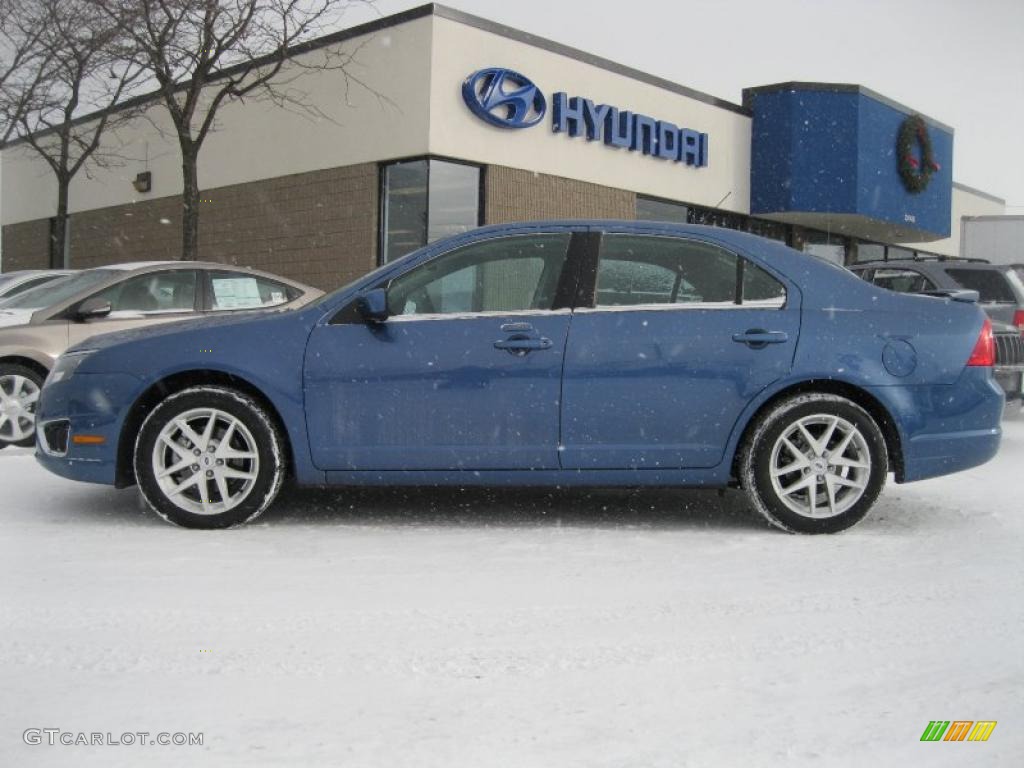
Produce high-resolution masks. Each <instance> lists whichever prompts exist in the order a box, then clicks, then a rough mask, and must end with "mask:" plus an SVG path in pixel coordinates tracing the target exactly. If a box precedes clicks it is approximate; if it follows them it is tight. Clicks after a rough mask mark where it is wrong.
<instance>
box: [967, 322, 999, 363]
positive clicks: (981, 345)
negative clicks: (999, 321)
mask: <svg viewBox="0 0 1024 768" xmlns="http://www.w3.org/2000/svg"><path fill="white" fill-rule="evenodd" d="M967 364H968V365H978V366H982V365H984V366H992V365H995V364H996V337H995V336H994V335H993V334H992V321H991V320H989V319H988V318H987V317H986V318H985V324H984V325H983V326H981V334H980V335H979V336H978V341H977V342H976V343H975V345H974V351H973V352H971V357H970V359H969V360H968V361H967Z"/></svg>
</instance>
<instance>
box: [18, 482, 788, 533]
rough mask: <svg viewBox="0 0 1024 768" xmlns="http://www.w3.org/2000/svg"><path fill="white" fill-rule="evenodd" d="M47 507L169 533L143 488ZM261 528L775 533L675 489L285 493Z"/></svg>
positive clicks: (95, 493) (709, 496) (720, 500)
mask: <svg viewBox="0 0 1024 768" xmlns="http://www.w3.org/2000/svg"><path fill="white" fill-rule="evenodd" d="M69 501H70V502H71V503H68V502H69ZM46 507H47V509H46V511H45V512H43V513H42V514H45V515H46V516H47V517H50V518H51V519H52V520H53V522H58V523H60V522H68V518H73V519H74V521H75V522H76V523H84V524H89V523H93V524H97V525H103V524H112V523H113V524H118V525H123V524H129V525H166V523H164V522H163V521H162V520H160V519H159V518H158V517H157V515H156V514H155V513H154V512H153V511H152V510H150V509H149V507H148V506H147V505H146V503H145V501H144V500H143V499H142V495H141V494H140V493H139V492H138V489H136V488H130V489H125V490H121V491H115V490H114V489H112V488H104V487H100V486H81V488H80V489H79V490H78V491H77V492H76V493H75V494H74V499H73V501H71V500H70V499H62V500H61V502H59V503H57V504H54V505H52V506H51V505H46ZM37 515H38V513H37ZM257 523H258V524H260V525H261V526H268V527H278V526H293V525H313V526H325V527H327V526H332V525H387V526H410V527H415V526H451V527H466V528H472V527H495V526H505V527H516V526H520V527H526V526H553V527H557V526H580V527H595V528H615V527H637V526H640V527H649V528H664V529H702V528H706V529H730V530H748V531H770V530H772V529H771V526H769V525H768V523H767V522H765V521H764V520H763V519H762V518H761V517H760V516H759V515H758V514H757V513H756V512H754V511H753V509H751V507H750V506H749V504H748V502H747V500H746V497H745V496H744V495H743V494H742V493H740V492H737V491H725V492H724V493H720V492H718V491H714V490H674V489H642V490H623V489H609V490H603V489H599V490H594V489H530V488H527V489H523V488H518V489H508V488H500V489H492V488H438V487H416V488H330V489H309V488H295V487H286V488H284V489H283V490H282V492H281V495H280V496H279V497H278V498H277V500H276V501H275V503H274V505H273V506H272V507H271V508H270V509H269V510H268V511H267V512H265V513H264V514H263V515H262V516H260V517H259V518H258V519H257V521H255V522H254V523H252V524H250V526H251V525H254V524H257Z"/></svg>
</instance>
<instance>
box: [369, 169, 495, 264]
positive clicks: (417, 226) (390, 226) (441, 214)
mask: <svg viewBox="0 0 1024 768" xmlns="http://www.w3.org/2000/svg"><path fill="white" fill-rule="evenodd" d="M381 181H382V189H381V255H382V259H381V261H382V263H385V264H386V263H387V262H389V261H393V260H394V259H397V258H399V257H400V256H404V255H405V254H407V253H411V252H412V251H415V250H416V249H417V248H421V247H423V246H424V245H426V244H427V243H432V242H434V241H435V240H440V239H441V238H443V237H449V236H450V235H456V234H458V233H460V232H465V231H467V230H469V229H473V228H474V227H476V226H479V224H480V168H479V167H477V166H475V165H465V164H463V163H451V162H446V161H444V160H434V159H422V160H409V161H406V162H401V163H392V164H390V165H386V166H384V169H383V173H382V179H381Z"/></svg>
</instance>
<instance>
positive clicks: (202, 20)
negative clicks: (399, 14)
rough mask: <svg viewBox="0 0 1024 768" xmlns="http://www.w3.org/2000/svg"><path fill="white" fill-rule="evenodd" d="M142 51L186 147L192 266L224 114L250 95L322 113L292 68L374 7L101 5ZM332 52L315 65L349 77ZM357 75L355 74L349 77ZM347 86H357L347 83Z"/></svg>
mask: <svg viewBox="0 0 1024 768" xmlns="http://www.w3.org/2000/svg"><path fill="white" fill-rule="evenodd" d="M94 2H96V3H97V5H98V6H99V7H101V8H103V9H104V10H105V11H106V13H107V14H108V15H109V17H110V19H111V22H112V23H113V24H114V25H116V26H117V27H118V28H119V29H120V30H121V31H122V33H123V34H125V35H126V36H130V37H131V38H132V40H133V42H134V44H135V46H136V48H137V49H138V50H139V51H140V53H141V56H142V58H143V60H144V62H145V65H146V67H147V68H148V70H149V73H150V74H151V75H152V77H153V79H155V80H156V83H157V85H158V87H159V94H160V97H161V98H162V100H163V103H164V105H165V106H166V107H167V110H168V112H169V113H170V118H171V122H172V124H173V126H174V130H175V132H176V133H177V138H178V144H179V146H180V148H181V173H182V182H183V192H182V251H181V256H182V258H183V259H196V258H198V254H199V155H200V151H201V150H202V147H203V142H204V141H205V140H206V138H207V137H208V136H209V134H210V132H211V131H212V130H214V128H215V125H216V119H217V113H218V110H219V109H220V108H221V107H222V106H223V105H224V104H225V103H229V102H232V101H239V100H242V99H244V98H245V97H247V96H250V95H252V96H253V97H264V98H268V99H270V100H272V101H273V102H274V103H276V104H278V105H280V106H295V107H299V108H302V109H304V110H305V111H307V112H310V111H311V112H315V111H316V109H315V105H311V104H309V103H307V101H306V99H305V97H304V95H303V94H302V93H301V91H299V90H297V89H295V88H292V87H291V82H292V81H293V80H294V77H291V76H287V75H283V73H282V69H283V68H284V66H285V64H286V62H288V61H289V59H290V58H291V57H292V56H293V54H294V53H295V49H296V48H297V47H299V46H301V44H302V43H303V42H306V41H308V40H309V39H311V38H313V37H316V36H318V35H320V34H322V33H324V32H325V31H326V30H327V29H328V28H330V27H331V26H332V25H333V24H334V23H335V22H336V21H337V19H338V18H339V17H340V16H341V15H342V14H343V13H344V11H345V10H346V9H348V8H350V7H352V6H354V5H370V4H372V2H373V0H94ZM350 60H351V57H350V56H345V55H342V54H340V53H338V52H336V51H335V52H331V51H324V52H323V56H322V58H320V59H319V60H318V63H317V64H315V65H304V64H302V63H301V62H296V61H294V60H293V64H292V66H293V67H295V68H299V69H302V68H305V67H308V68H313V69H328V68H331V69H339V70H341V71H343V72H345V71H346V66H347V65H348V64H349V63H350ZM348 77H349V74H348V73H347V72H346V78H348ZM346 82H347V80H346Z"/></svg>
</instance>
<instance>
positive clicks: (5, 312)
mask: <svg viewBox="0 0 1024 768" xmlns="http://www.w3.org/2000/svg"><path fill="white" fill-rule="evenodd" d="M322 295H323V291H320V290H317V289H316V288H312V287H310V286H308V285H303V284H302V283H297V282H295V281H293V280H288V279H285V278H283V277H278V276H277V275H271V274H268V273H266V272H259V271H257V270H253V269H246V268H243V267H232V266H227V265H224V264H213V263H209V262H198V261H192V262H182V261H169V262H145V263H139V262H136V263H132V264H116V265H112V266H109V267H101V268H97V269H86V270H83V271H81V272H78V273H75V274H73V275H70V276H68V277H66V278H62V279H60V280H57V281H54V282H53V283H50V284H47V285H43V286H40V287H38V288H33V289H31V290H28V291H25V292H24V293H22V294H20V295H18V296H15V297H13V298H12V299H9V300H7V301H5V302H4V303H3V304H2V305H0V448H4V447H6V446H8V445H21V446H27V445H32V444H33V443H34V441H35V407H36V401H37V400H38V398H39V390H40V389H41V387H42V385H43V380H44V379H45V378H46V376H47V374H48V373H49V371H50V369H51V368H52V367H53V363H54V361H55V360H56V359H57V357H58V356H59V355H60V354H61V353H62V352H63V351H64V350H65V349H67V348H68V347H69V346H71V345H72V344H76V343H78V342H80V341H82V340H83V339H87V338H89V337H90V336H95V335H97V334H100V333H110V332H112V331H121V330H124V329H127V328H139V327H142V326H146V325H150V324H152V323H167V322H171V321H173V320H186V319H189V318H195V317H206V316H210V315H212V314H223V313H227V312H239V311H246V310H248V311H252V310H281V309H291V308H294V307H299V306H302V305H304V304H306V303H308V302H310V301H312V300H313V299H315V298H317V297H319V296H322Z"/></svg>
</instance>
